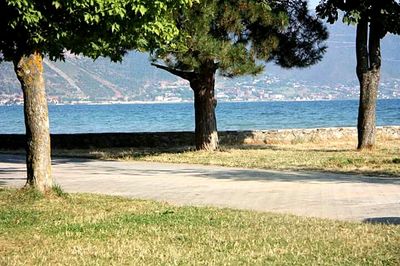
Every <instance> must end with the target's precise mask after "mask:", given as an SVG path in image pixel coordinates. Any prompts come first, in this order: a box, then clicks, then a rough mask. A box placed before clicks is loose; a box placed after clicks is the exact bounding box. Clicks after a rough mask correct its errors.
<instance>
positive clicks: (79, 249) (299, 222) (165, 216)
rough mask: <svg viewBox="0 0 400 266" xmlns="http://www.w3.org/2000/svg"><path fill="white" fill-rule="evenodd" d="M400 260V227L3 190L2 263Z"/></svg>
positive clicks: (385, 262)
mask: <svg viewBox="0 0 400 266" xmlns="http://www.w3.org/2000/svg"><path fill="white" fill-rule="evenodd" d="M33 264H37V265H43V264H46V265H58V264H64V265H66V264H68V265H87V264H90V265H110V264H111V265H122V264H135V265H160V264H181V265H186V264H203V265H213V264H218V265H225V264H230V265H239V264H247V265H257V264H258V265H261V264H262V265H265V264H274V265H275V264H277V265H292V264H303V265H312V264H313V265H317V264H324V265H329V264H330V265H339V264H342V265H356V264H358V265H399V264H400V226H395V225H382V224H362V223H350V222H338V221H330V220H322V219H311V218H300V217H296V216H290V215H277V214H269V213H257V212H249V211H237V210H230V209H217V208H195V207H174V206H171V205H167V204H162V203H157V202H153V201H139V200H129V199H124V198H119V197H107V196H96V195H87V194H76V195H75V194H71V195H64V196H62V197H55V196H51V197H50V196H48V197H45V198H44V197H42V196H41V195H39V194H37V193H35V192H34V191H27V192H26V191H25V192H23V191H20V190H19V191H16V190H4V189H3V190H0V265H33Z"/></svg>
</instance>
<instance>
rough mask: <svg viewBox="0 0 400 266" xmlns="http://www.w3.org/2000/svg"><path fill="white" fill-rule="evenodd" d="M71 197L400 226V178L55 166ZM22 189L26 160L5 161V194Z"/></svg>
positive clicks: (80, 162)
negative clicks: (147, 201) (102, 197)
mask: <svg viewBox="0 0 400 266" xmlns="http://www.w3.org/2000/svg"><path fill="white" fill-rule="evenodd" d="M53 176H54V177H55V179H56V182H57V183H58V184H60V185H61V186H62V188H63V189H64V190H65V191H67V192H89V193H101V194H109V195H120V196H126V197H132V198H140V199H154V200H159V201H167V202H170V203H173V204H177V205H196V206H218V207H231V208H238V209H251V210H257V211H271V212H280V213H290V214H296V215H302V216H312V217H323V218H331V219H340V220H358V221H365V220H369V221H375V220H376V221H379V220H380V219H386V218H387V217H390V218H389V220H390V219H391V220H392V221H399V220H400V177H399V178H378V177H374V178H372V177H363V176H352V175H344V174H330V173H317V172H310V173H305V172H281V171H264V170H251V169H240V168H226V167H215V166H200V165H185V164H161V163H147V162H117V161H97V160H85V159H54V161H53ZM24 183H25V161H24V158H23V157H22V156H17V155H6V154H3V155H0V187H5V186H11V187H16V186H22V185H24Z"/></svg>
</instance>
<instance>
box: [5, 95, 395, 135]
mask: <svg viewBox="0 0 400 266" xmlns="http://www.w3.org/2000/svg"><path fill="white" fill-rule="evenodd" d="M357 112H358V101H357V100H345V101H336V100H335V101H303V102H283V101H279V102H220V103H218V105H217V109H216V113H217V125H218V130H254V129H257V130H263V129H285V128H324V127H355V126H356V125H357ZM49 115H50V131H51V133H54V134H59V133H93V132H96V133H100V132H165V131H193V130H194V109H193V103H146V104H94V105H50V106H49ZM377 125H378V126H389V125H400V99H392V100H379V101H378V104H377ZM24 132H25V127H24V117H23V107H22V106H18V105H15V106H0V134H23V133H24Z"/></svg>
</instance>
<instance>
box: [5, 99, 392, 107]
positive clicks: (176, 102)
mask: <svg viewBox="0 0 400 266" xmlns="http://www.w3.org/2000/svg"><path fill="white" fill-rule="evenodd" d="M382 100H400V98H384V99H382V98H380V99H378V101H382ZM329 101H358V98H352V99H313V100H265V101H264V100H257V101H253V100H250V101H246V100H238V101H224V100H219V101H218V103H248V102H251V103H271V102H329ZM180 103H182V104H185V103H193V101H189V100H187V101H186V100H185V101H127V102H125V101H124V102H121V101H116V102H113V101H110V102H76V103H48V105H51V106H59V105H129V104H180ZM0 106H22V103H18V104H0Z"/></svg>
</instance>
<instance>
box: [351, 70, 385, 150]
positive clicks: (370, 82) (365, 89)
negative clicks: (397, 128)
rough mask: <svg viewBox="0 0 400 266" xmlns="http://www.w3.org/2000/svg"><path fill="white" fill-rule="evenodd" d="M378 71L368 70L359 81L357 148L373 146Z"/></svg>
mask: <svg viewBox="0 0 400 266" xmlns="http://www.w3.org/2000/svg"><path fill="white" fill-rule="evenodd" d="M379 78H380V74H379V71H373V70H369V71H367V72H366V73H364V74H363V75H362V77H361V79H360V105H359V109H358V123H357V131H358V146H357V148H358V149H359V150H361V149H365V148H367V149H371V148H373V147H374V145H375V135H376V115H375V114H376V100H377V94H378V85H379Z"/></svg>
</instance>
